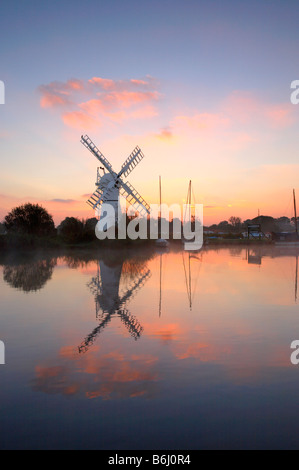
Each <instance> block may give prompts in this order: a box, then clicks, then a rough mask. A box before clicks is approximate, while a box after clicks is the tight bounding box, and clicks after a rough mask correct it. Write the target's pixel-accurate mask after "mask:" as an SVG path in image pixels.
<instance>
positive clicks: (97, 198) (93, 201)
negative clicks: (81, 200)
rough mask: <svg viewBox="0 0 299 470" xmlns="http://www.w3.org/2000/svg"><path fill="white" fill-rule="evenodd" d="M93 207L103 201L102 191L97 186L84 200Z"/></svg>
mask: <svg viewBox="0 0 299 470" xmlns="http://www.w3.org/2000/svg"><path fill="white" fill-rule="evenodd" d="M86 202H87V204H89V205H90V206H91V207H92V208H93V209H95V208H96V207H97V206H98V205H99V204H102V203H103V191H102V190H101V189H100V188H98V189H96V190H95V192H94V193H93V194H92V195H91V196H90V198H89V199H88V200H87V201H86Z"/></svg>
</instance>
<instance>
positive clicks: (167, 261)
mask: <svg viewBox="0 0 299 470" xmlns="http://www.w3.org/2000/svg"><path fill="white" fill-rule="evenodd" d="M298 254H299V252H297V251H294V250H290V251H286V249H284V250H283V251H280V249H274V248H271V247H265V248H264V247H253V246H250V247H248V250H247V247H246V248H243V247H242V249H240V247H238V248H234V247H232V248H221V247H218V248H217V249H211V248H209V249H206V250H203V251H202V253H199V254H196V255H193V253H185V252H184V253H182V252H181V251H178V250H177V251H175V250H174V249H173V250H172V249H170V250H169V252H167V253H163V254H161V253H157V256H152V254H150V253H149V254H146V253H143V252H140V253H134V254H132V255H131V254H126V253H123V252H105V253H99V252H97V253H91V252H88V253H85V254H84V253H79V252H76V253H74V254H72V253H68V254H65V253H64V254H63V255H61V254H59V255H57V256H54V257H53V259H52V262H53V263H55V264H56V266H55V268H54V269H53V273H52V277H51V281H50V282H49V284H48V285H47V288H46V289H43V290H42V291H41V292H40V293H39V295H35V294H34V293H32V294H30V293H29V294H28V295H26V296H25V295H23V294H22V293H17V292H16V291H15V290H14V289H15V288H13V289H12V288H11V287H12V286H13V284H8V283H7V282H6V283H3V282H2V283H0V295H1V301H2V302H1V305H2V306H3V305H4V308H3V311H4V314H3V316H2V317H1V326H2V325H4V329H3V331H5V334H6V335H7V344H8V345H9V347H10V351H11V352H10V354H11V355H12V354H13V355H14V361H13V360H12V358H11V356H10V363H9V367H6V368H3V373H4V374H3V384H4V386H3V387H1V390H0V394H1V393H2V395H1V397H0V398H1V403H2V415H1V416H2V417H3V416H4V424H5V427H6V433H5V439H7V440H6V442H9V443H10V442H13V443H15V442H17V441H18V443H20V446H21V445H22V443H23V442H24V441H22V437H24V436H25V438H26V439H27V441H26V443H28V447H33V448H34V446H35V445H36V443H39V444H40V447H42V446H43V445H45V446H46V445H47V442H48V441H47V442H46V443H45V441H46V440H48V439H49V442H50V444H51V445H53V447H55V446H56V447H59V446H60V447H62V448H63V447H65V446H67V445H68V443H69V442H71V445H74V443H76V445H77V447H78V448H81V447H86V448H89V447H92V446H93V447H94V448H105V447H106V448H111V447H113V446H115V448H119V447H120V445H123V446H124V448H136V447H137V448H141V447H142V446H143V445H144V442H146V443H147V444H148V446H149V448H156V449H158V448H170V449H171V448H199V447H200V448H208V447H221V446H222V447H223V446H224V444H225V445H226V447H227V448H231V447H234V446H236V445H238V443H241V445H242V446H244V445H246V444H247V443H248V442H249V441H248V436H249V435H250V436H255V439H256V442H257V443H259V444H260V443H261V442H262V443H263V442H264V441H263V439H265V438H266V439H267V443H268V444H269V446H271V444H272V443H273V442H274V441H275V439H276V436H277V441H278V440H279V443H280V442H284V444H288V437H289V436H288V433H287V431H286V429H289V430H290V433H292V435H293V436H295V437H294V439H297V440H296V442H295V441H294V442H295V445H294V447H295V446H297V447H298V445H299V438H298V437H296V436H298V434H296V432H295V431H296V429H297V427H298V424H297V420H296V418H297V413H299V405H298V399H297V390H298V386H299V375H298V370H299V369H298V367H299V366H298V367H297V368H296V367H295V366H293V365H292V364H291V363H290V343H291V341H292V340H293V339H296V338H298V336H299V321H298V318H299V317H298V306H297V305H296V304H295V303H294V289H295V299H296V282H297V281H296V273H297V270H298ZM194 256H195V257H194ZM182 257H183V258H182ZM249 258H250V260H249ZM46 259H47V258H46V257H43V256H41V257H40V258H38V257H37V256H36V257H33V258H32V260H31V263H32V265H34V264H36V263H38V262H44V263H45V260H46ZM49 260H50V261H51V258H49ZM49 260H48V262H49ZM249 261H250V262H249ZM251 261H253V262H251ZM255 261H257V262H255ZM2 264H3V265H4V268H3V271H5V270H6V268H8V267H11V266H21V265H26V266H27V265H28V260H27V261H26V262H25V261H24V260H22V262H20V261H19V263H16V262H15V261H14V262H12V260H10V261H9V262H8V261H7V260H6V261H5V262H3V260H2ZM20 272H21V273H22V274H20V277H21V278H22V277H23V276H25V277H26V271H25V270H23V271H22V270H21V271H20ZM186 293H187V295H186ZM160 294H161V296H160ZM194 294H196V295H194ZM159 297H160V300H159ZM162 297H163V303H162ZM159 310H160V313H161V312H162V314H161V315H160V316H159V315H158V312H159ZM24 313H26V315H25V314H24ZM16 325H17V328H16ZM107 326H108V328H106V327H107ZM103 330H105V331H103ZM89 332H90V333H89ZM101 332H103V334H102V333H101ZM1 333H2V331H1ZM86 333H88V334H87V335H86ZM99 334H100V337H99V336H98V335H99ZM84 338H85V339H84ZM138 338H139V339H138ZM3 339H5V342H6V338H5V337H3ZM82 339H84V341H83V342H82ZM133 339H138V341H133ZM78 345H80V346H79V348H78ZM84 353H85V354H84ZM20 364H21V365H22V367H21V366H20ZM20 371H21V373H20ZM1 372H2V370H1ZM5 374H7V375H6V376H5ZM28 384H30V387H28ZM37 392H38V393H37ZM45 395H47V396H45ZM91 399H93V400H91ZM25 405H26V406H25ZM74 410H76V413H74ZM136 417H137V418H136ZM271 420H272V421H271ZM57 422H58V423H59V426H58V425H57ZM232 422H233V423H234V426H232V425H231V423H232ZM277 422H279V423H281V426H279V427H277V426H276V424H277ZM7 423H8V424H9V425H10V427H9V426H7ZM87 428H88V431H89V432H88V433H87V432H86V429H87ZM57 429H58V431H57ZM273 430H274V431H273ZM59 431H61V433H60V434H59V435H57V432H59ZM274 433H275V436H274ZM45 436H46V437H45ZM93 436H97V438H98V436H100V440H97V441H96V440H95V441H93V442H92V439H93ZM124 436H128V437H127V439H126V440H124ZM68 439H69V441H68ZM50 444H49V445H50ZM4 446H5V445H4V444H3V447H4ZM8 446H9V445H7V447H8Z"/></svg>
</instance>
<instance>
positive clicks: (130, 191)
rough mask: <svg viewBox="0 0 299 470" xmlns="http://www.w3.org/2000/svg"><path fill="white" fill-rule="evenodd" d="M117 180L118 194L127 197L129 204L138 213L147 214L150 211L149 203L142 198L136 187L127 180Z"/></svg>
mask: <svg viewBox="0 0 299 470" xmlns="http://www.w3.org/2000/svg"><path fill="white" fill-rule="evenodd" d="M118 181H119V185H120V188H119V192H120V194H121V195H122V196H123V197H124V198H125V199H127V201H128V202H129V204H131V206H133V207H134V208H135V209H136V210H137V211H138V212H139V214H140V215H142V216H143V217H145V216H146V215H147V214H149V213H150V206H149V204H148V203H147V202H146V201H145V200H144V199H143V197H142V196H140V194H139V193H138V191H136V189H135V188H134V187H133V186H132V185H131V184H130V183H129V182H128V181H127V182H126V183H124V182H123V181H122V180H121V179H119V180H118Z"/></svg>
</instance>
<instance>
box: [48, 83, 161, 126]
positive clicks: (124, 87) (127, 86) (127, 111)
mask: <svg viewBox="0 0 299 470" xmlns="http://www.w3.org/2000/svg"><path fill="white" fill-rule="evenodd" d="M154 85H156V82H155V81H154V79H152V78H151V77H149V78H148V79H146V80H139V79H130V80H111V79H106V78H101V77H93V78H91V79H89V80H87V81H86V82H83V81H82V80H78V79H71V80H68V81H67V82H65V83H62V82H51V83H49V84H48V85H41V86H40V87H39V91H40V93H41V100H40V105H41V107H42V108H58V109H59V108H62V107H65V108H66V111H64V112H63V113H62V114H61V117H62V120H63V122H64V124H66V125H67V126H68V127H72V128H76V129H81V128H82V127H84V128H85V129H86V130H87V129H90V128H94V127H95V126H98V125H100V124H101V123H103V122H106V121H107V120H108V122H109V120H110V121H112V122H114V123H115V122H117V123H120V122H122V121H123V120H128V119H145V118H150V117H152V116H155V115H157V110H156V109H155V107H154V103H155V102H157V101H158V100H159V97H160V94H159V93H158V91H157V90H156V89H155V86H154ZM86 97H88V98H89V99H86ZM82 98H83V100H82Z"/></svg>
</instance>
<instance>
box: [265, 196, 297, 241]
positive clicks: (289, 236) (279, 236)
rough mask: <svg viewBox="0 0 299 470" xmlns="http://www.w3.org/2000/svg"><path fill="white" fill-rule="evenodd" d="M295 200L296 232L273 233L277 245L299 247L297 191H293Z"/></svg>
mask: <svg viewBox="0 0 299 470" xmlns="http://www.w3.org/2000/svg"><path fill="white" fill-rule="evenodd" d="M293 200H294V216H295V232H272V240H273V241H274V243H275V245H279V246H288V247H291V246H298V247H299V235H298V223H297V210H296V195H295V189H293Z"/></svg>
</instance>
